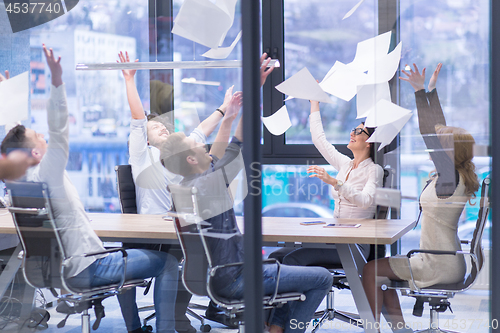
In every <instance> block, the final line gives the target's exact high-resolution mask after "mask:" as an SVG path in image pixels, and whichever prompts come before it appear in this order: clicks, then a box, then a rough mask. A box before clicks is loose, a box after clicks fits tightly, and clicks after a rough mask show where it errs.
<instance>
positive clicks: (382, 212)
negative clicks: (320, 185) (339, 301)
mask: <svg viewBox="0 0 500 333" xmlns="http://www.w3.org/2000/svg"><path fill="white" fill-rule="evenodd" d="M393 183H394V171H393V170H392V169H389V168H385V169H384V177H383V186H384V187H385V188H391V187H392V185H393ZM390 209H391V207H388V206H380V205H378V206H377V210H376V213H375V216H374V218H375V219H387V216H388V214H389V211H390ZM385 254H386V246H385V244H370V252H369V254H368V257H367V258H366V261H367V262H368V261H371V260H374V259H380V258H384V257H385ZM320 266H322V267H325V268H327V269H328V270H329V271H330V272H331V273H332V276H333V285H332V288H331V289H330V291H329V292H328V294H327V295H326V308H325V309H324V310H321V311H317V312H316V313H315V314H314V318H316V319H315V320H314V322H313V323H314V327H313V329H312V333H315V332H316V331H317V330H318V329H320V328H321V326H322V325H323V324H324V322H325V321H326V320H334V319H338V320H341V321H343V322H346V323H349V324H351V325H354V326H357V327H363V323H362V321H361V320H360V317H359V315H358V314H356V313H351V312H346V311H341V310H337V309H335V306H334V299H335V289H339V290H342V289H349V290H350V289H351V288H350V287H349V284H348V282H347V277H346V274H345V272H344V270H343V267H342V265H341V264H338V265H330V264H329V265H320Z"/></svg>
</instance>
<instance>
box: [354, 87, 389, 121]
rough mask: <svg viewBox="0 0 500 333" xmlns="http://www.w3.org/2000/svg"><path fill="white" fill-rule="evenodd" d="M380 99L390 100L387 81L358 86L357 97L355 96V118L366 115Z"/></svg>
mask: <svg viewBox="0 0 500 333" xmlns="http://www.w3.org/2000/svg"><path fill="white" fill-rule="evenodd" d="M381 99H385V100H388V101H390V100H391V91H390V90H389V82H383V83H379V84H367V85H364V86H358V97H357V98H356V105H357V111H358V116H357V117H356V118H357V119H359V118H364V117H367V116H368V114H369V113H371V112H372V111H373V109H374V107H375V105H376V104H377V102H378V101H380V100H381Z"/></svg>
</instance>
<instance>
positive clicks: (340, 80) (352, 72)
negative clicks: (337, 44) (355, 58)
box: [319, 61, 367, 102]
mask: <svg viewBox="0 0 500 333" xmlns="http://www.w3.org/2000/svg"><path fill="white" fill-rule="evenodd" d="M328 73H330V74H328ZM328 73H327V75H326V76H325V79H323V81H321V83H320V84H319V86H320V87H321V89H323V90H324V91H325V92H327V93H329V94H331V95H333V96H335V97H338V98H340V99H343V100H344V101H347V102H348V101H350V100H351V99H352V98H353V97H354V96H356V93H357V89H358V86H359V85H363V84H364V83H365V81H366V79H367V75H366V74H365V73H363V72H362V71H360V70H359V69H356V68H354V67H352V66H348V65H345V64H343V63H341V62H339V61H337V62H336V63H335V65H334V66H333V67H332V69H330V71H329V72H328Z"/></svg>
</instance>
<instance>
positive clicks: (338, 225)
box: [323, 223, 361, 228]
mask: <svg viewBox="0 0 500 333" xmlns="http://www.w3.org/2000/svg"><path fill="white" fill-rule="evenodd" d="M359 227H361V224H359V223H356V224H354V223H330V224H327V225H325V226H324V227H323V228H359Z"/></svg>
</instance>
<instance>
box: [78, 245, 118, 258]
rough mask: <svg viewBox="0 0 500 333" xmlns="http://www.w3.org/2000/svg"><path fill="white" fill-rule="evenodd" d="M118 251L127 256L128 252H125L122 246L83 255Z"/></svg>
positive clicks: (88, 255)
mask: <svg viewBox="0 0 500 333" xmlns="http://www.w3.org/2000/svg"><path fill="white" fill-rule="evenodd" d="M118 251H120V252H121V253H122V255H123V257H124V258H126V257H128V253H127V251H125V249H124V248H123V247H115V248H112V249H107V250H105V251H100V252H92V253H87V254H85V255H84V257H90V256H96V255H99V254H106V253H113V252H118Z"/></svg>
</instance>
